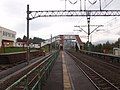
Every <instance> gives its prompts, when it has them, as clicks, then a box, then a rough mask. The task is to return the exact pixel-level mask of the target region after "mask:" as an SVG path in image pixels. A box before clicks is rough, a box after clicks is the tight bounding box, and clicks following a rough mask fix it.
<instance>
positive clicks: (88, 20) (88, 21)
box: [87, 16, 90, 51]
mask: <svg viewBox="0 0 120 90" xmlns="http://www.w3.org/2000/svg"><path fill="white" fill-rule="evenodd" d="M87 24H88V51H89V50H90V40H89V36H90V16H88V17H87Z"/></svg>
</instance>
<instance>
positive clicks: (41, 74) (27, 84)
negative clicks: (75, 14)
mask: <svg viewBox="0 0 120 90" xmlns="http://www.w3.org/2000/svg"><path fill="white" fill-rule="evenodd" d="M58 54H59V51H56V52H54V53H53V54H52V55H51V56H50V57H48V58H46V59H45V60H44V61H43V62H41V63H40V64H39V65H37V66H36V67H35V68H33V69H32V70H31V71H29V72H28V73H27V74H26V75H24V76H23V77H21V78H20V79H18V80H17V81H16V82H14V83H13V84H12V85H10V86H9V87H7V88H6V90H16V89H17V90H19V89H20V88H21V87H22V89H24V90H35V89H36V88H37V90H41V85H42V83H43V82H44V83H45V82H46V80H47V77H48V76H49V73H50V71H51V69H52V66H53V64H54V62H55V60H56V59H57V56H58ZM36 79H37V80H36ZM31 85H32V86H31ZM20 90H21V89H20Z"/></svg>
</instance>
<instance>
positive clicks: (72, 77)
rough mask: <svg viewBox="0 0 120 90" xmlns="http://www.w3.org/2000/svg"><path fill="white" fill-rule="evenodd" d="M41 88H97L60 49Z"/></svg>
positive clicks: (43, 89)
mask: <svg viewBox="0 0 120 90" xmlns="http://www.w3.org/2000/svg"><path fill="white" fill-rule="evenodd" d="M42 90H97V89H96V88H95V86H94V85H93V84H92V83H91V82H90V81H89V80H88V78H87V77H86V76H85V75H84V74H83V73H82V71H81V70H80V69H78V67H77V66H76V64H75V62H74V61H73V60H72V58H71V57H70V56H69V55H68V54H67V53H66V52H65V51H61V52H60V54H59V56H58V58H57V60H56V62H55V64H54V66H53V69H52V71H51V73H50V76H49V77H48V79H47V81H46V84H45V85H44V86H43V87H42Z"/></svg>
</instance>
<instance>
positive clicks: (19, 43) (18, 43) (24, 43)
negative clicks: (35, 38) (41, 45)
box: [15, 40, 27, 47]
mask: <svg viewBox="0 0 120 90" xmlns="http://www.w3.org/2000/svg"><path fill="white" fill-rule="evenodd" d="M15 46H16V47H27V41H25V40H17V41H16V43H15Z"/></svg>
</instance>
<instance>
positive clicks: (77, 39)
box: [41, 34, 84, 50]
mask: <svg viewBox="0 0 120 90" xmlns="http://www.w3.org/2000/svg"><path fill="white" fill-rule="evenodd" d="M65 40H74V43H76V45H77V47H78V49H79V50H82V49H83V46H84V43H83V42H82V40H81V39H80V37H79V35H67V34H66V35H58V36H55V37H51V38H50V39H47V40H46V41H43V42H41V47H43V46H45V45H48V44H51V43H53V42H55V43H56V42H58V44H59V47H60V48H61V49H64V41H65Z"/></svg>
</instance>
